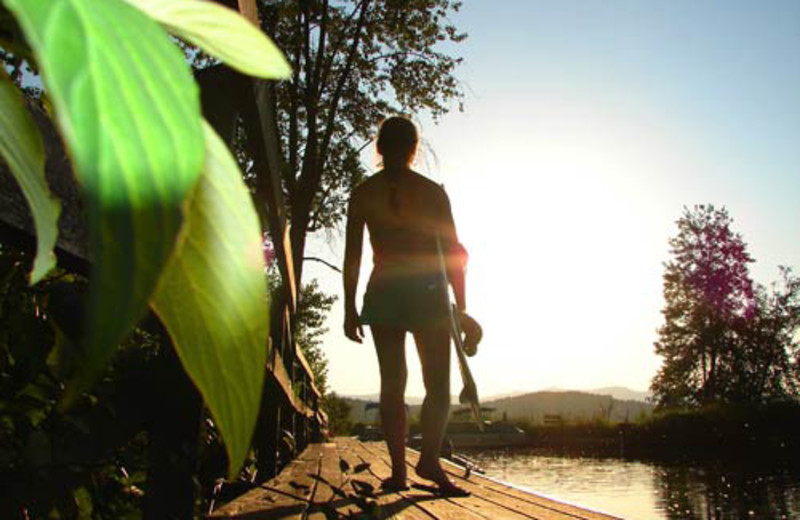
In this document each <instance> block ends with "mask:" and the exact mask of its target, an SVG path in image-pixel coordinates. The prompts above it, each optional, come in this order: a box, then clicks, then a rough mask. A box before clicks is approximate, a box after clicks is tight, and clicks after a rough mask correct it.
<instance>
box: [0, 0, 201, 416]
mask: <svg viewBox="0 0 800 520" xmlns="http://www.w3.org/2000/svg"><path fill="white" fill-rule="evenodd" d="M2 2H3V3H4V4H5V5H6V7H7V8H8V9H9V10H10V11H11V12H12V13H13V14H14V15H15V16H16V18H17V20H18V21H19V23H20V26H21V27H22V29H23V31H24V32H25V35H26V38H27V40H28V42H29V44H30V45H31V47H32V48H33V51H34V54H35V56H36V59H37V61H38V64H39V68H40V70H41V71H42V76H43V79H44V83H45V87H46V89H47V91H48V94H49V96H50V99H51V100H52V102H53V105H54V108H55V114H56V121H57V123H58V127H59V130H60V131H61V135H62V137H63V138H64V140H65V142H66V145H67V149H68V151H69V153H70V155H71V157H72V161H73V165H74V167H75V169H76V174H77V177H78V179H79V181H80V183H81V185H82V187H83V192H84V196H85V202H86V205H87V214H88V217H89V227H90V239H91V241H92V244H93V254H94V272H93V276H92V285H91V288H90V294H89V313H88V320H89V323H88V324H87V327H86V331H87V332H86V339H85V347H84V355H85V358H84V359H83V360H82V362H81V363H80V364H79V371H78V373H77V374H76V376H75V377H74V379H73V381H72V383H71V384H70V385H69V386H68V388H67V394H66V396H65V402H66V403H69V402H70V401H71V400H72V399H74V398H75V397H76V396H77V395H78V394H79V392H80V391H82V390H83V389H85V388H86V387H87V386H88V385H89V384H90V383H91V381H92V380H93V379H94V378H95V377H96V376H97V374H98V373H99V371H100V370H101V369H102V368H103V366H105V364H106V362H107V361H108V359H109V358H110V357H111V355H112V354H113V351H114V348H115V346H116V345H117V343H118V342H119V341H120V340H121V339H122V338H123V337H124V336H125V334H126V333H127V331H128V330H129V329H130V328H131V326H132V325H133V323H135V322H136V320H138V319H139V318H140V317H141V315H142V314H143V313H144V311H145V310H146V305H147V300H148V298H149V297H150V295H151V294H152V292H153V290H154V288H155V285H156V283H157V281H158V278H159V275H160V274H161V271H162V269H163V267H164V265H165V264H166V262H167V260H168V259H169V256H170V254H171V253H172V251H173V249H174V245H175V242H176V237H177V235H178V232H179V230H180V228H181V222H182V212H181V203H182V201H183V199H184V197H185V195H186V194H187V193H188V192H189V191H190V190H191V188H192V186H193V185H194V184H195V181H196V179H197V177H198V176H199V174H200V170H201V168H202V164H203V153H204V147H203V135H202V128H201V117H200V103H199V96H198V92H197V87H196V85H195V84H194V81H193V79H192V76H191V74H190V72H189V69H188V66H187V65H186V63H185V61H184V59H183V55H182V53H181V52H180V50H179V49H178V48H177V47H176V46H175V45H174V44H173V43H172V42H171V41H170V40H169V36H168V35H167V34H166V33H165V32H164V31H163V30H162V29H161V28H160V27H159V26H158V24H156V23H155V22H154V21H153V20H150V19H149V18H147V17H146V16H145V15H143V14H142V13H141V12H140V11H139V10H137V9H135V8H133V7H131V6H130V5H128V4H127V3H125V2H123V1H122V0H102V1H98V0H2Z"/></svg>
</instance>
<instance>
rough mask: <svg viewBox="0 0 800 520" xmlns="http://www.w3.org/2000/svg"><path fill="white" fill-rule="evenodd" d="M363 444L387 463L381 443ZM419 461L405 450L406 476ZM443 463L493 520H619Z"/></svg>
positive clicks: (414, 453) (478, 508) (474, 504)
mask: <svg viewBox="0 0 800 520" xmlns="http://www.w3.org/2000/svg"><path fill="white" fill-rule="evenodd" d="M363 446H364V448H365V449H368V450H372V451H374V452H375V453H376V454H377V455H378V456H380V457H382V458H383V459H384V460H385V461H386V462H387V463H388V462H389V458H388V453H387V452H386V450H385V448H384V447H382V446H381V443H364V444H363ZM418 460H419V452H417V451H415V450H407V452H406V463H407V464H408V467H409V468H408V470H409V475H412V476H413V472H414V466H416V463H417V461H418ZM442 466H443V467H444V469H445V471H446V472H447V473H448V475H449V476H450V478H451V479H452V480H453V481H455V482H456V484H458V485H459V486H461V487H463V488H464V489H467V490H468V491H470V492H471V493H472V496H471V497H469V498H470V500H469V502H468V505H469V507H472V508H473V511H488V512H489V514H490V516H491V517H492V518H495V519H497V518H535V519H537V520H539V519H541V520H551V519H552V520H560V519H567V518H569V519H577V520H619V519H617V518H616V517H613V516H610V515H607V514H604V513H600V512H596V511H591V510H588V509H585V508H582V507H579V506H576V505H573V504H569V503H566V502H559V501H557V500H553V499H550V498H545V497H542V496H540V495H536V494H534V493H530V492H528V491H524V490H521V489H519V488H516V487H514V486H511V485H509V484H506V483H503V482H500V481H497V480H494V479H490V478H487V477H484V476H482V475H478V474H475V473H472V474H471V475H470V476H469V478H468V479H465V478H464V477H465V469H464V468H463V467H461V466H458V465H456V464H453V463H451V462H449V461H447V460H442ZM412 479H413V477H412ZM417 479H418V478H417ZM422 482H425V481H422ZM458 500H462V499H458ZM489 504H492V505H493V506H490V505H489ZM513 515H522V516H513Z"/></svg>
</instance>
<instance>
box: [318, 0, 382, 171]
mask: <svg viewBox="0 0 800 520" xmlns="http://www.w3.org/2000/svg"><path fill="white" fill-rule="evenodd" d="M369 2H370V0H364V3H362V4H361V13H360V14H359V16H358V23H357V24H356V30H355V34H354V35H353V42H352V44H351V45H350V52H349V53H348V55H347V61H346V62H345V66H344V70H343V71H342V74H341V76H339V81H338V82H337V83H336V90H335V91H334V93H333V97H332V98H331V103H330V109H329V111H328V118H327V121H326V123H325V133H324V134H323V137H322V141H321V143H320V148H319V158H320V164H319V168H320V169H322V168H323V167H324V166H325V158H326V155H327V153H328V147H329V146H330V142H331V137H332V136H333V128H334V125H333V122H334V120H335V119H336V113H337V112H338V108H339V100H340V99H341V97H342V91H343V90H344V86H345V84H346V83H347V79H348V77H349V76H350V73H351V72H352V70H353V63H354V62H355V59H356V54H357V53H358V45H359V43H361V32H362V30H363V28H364V24H365V22H366V18H367V8H368V7H369Z"/></svg>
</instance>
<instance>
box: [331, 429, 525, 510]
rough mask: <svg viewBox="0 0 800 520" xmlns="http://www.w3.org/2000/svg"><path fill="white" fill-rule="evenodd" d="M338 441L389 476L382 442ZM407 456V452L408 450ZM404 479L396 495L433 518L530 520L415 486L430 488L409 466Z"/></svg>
mask: <svg viewBox="0 0 800 520" xmlns="http://www.w3.org/2000/svg"><path fill="white" fill-rule="evenodd" d="M341 442H343V443H346V445H348V446H352V447H353V448H354V449H355V450H356V451H358V452H360V453H362V454H363V455H362V456H363V457H364V458H365V460H370V461H372V465H373V467H374V469H375V471H376V472H377V474H378V475H379V477H380V478H387V477H388V476H390V475H391V465H390V460H389V454H388V453H387V451H386V449H385V448H384V447H383V446H382V444H383V443H369V447H367V445H366V444H364V443H360V442H358V441H355V440H342V441H341ZM409 453H411V451H410V450H409ZM408 480H409V484H411V486H412V487H411V489H410V490H409V491H403V492H400V495H402V496H404V497H405V498H407V499H410V500H412V501H414V502H416V504H417V505H418V507H419V508H420V509H422V510H423V511H425V512H426V513H427V514H428V515H430V516H431V517H433V518H439V519H448V520H449V519H453V520H461V519H470V520H472V519H478V518H491V519H497V518H504V519H506V518H507V519H509V520H519V519H526V518H530V517H527V516H524V515H519V514H516V513H514V512H511V511H503V512H502V516H497V513H498V511H497V510H494V511H493V510H492V509H494V508H491V507H485V506H484V505H483V504H479V503H477V502H475V500H474V498H473V497H458V498H449V497H448V498H445V497H441V496H438V495H436V494H434V493H432V492H430V491H428V490H424V489H420V488H418V487H415V486H420V485H422V486H430V485H431V483H430V482H428V481H425V480H422V479H420V478H419V477H417V476H416V475H414V470H413V467H409V472H408ZM476 506H477V507H476Z"/></svg>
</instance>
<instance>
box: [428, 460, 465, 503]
mask: <svg viewBox="0 0 800 520" xmlns="http://www.w3.org/2000/svg"><path fill="white" fill-rule="evenodd" d="M416 473H417V475H419V476H420V477H422V478H424V479H426V480H431V481H433V482H434V483H435V484H436V485H437V486H438V487H439V492H440V493H441V494H442V495H444V496H448V497H468V496H469V495H470V492H469V491H467V490H466V489H464V488H462V487H459V486H457V485H455V484H454V483H453V482H452V481H451V480H450V479H449V478H447V474H446V473H445V472H444V470H443V469H442V466H441V465H439V464H438V463H436V464H423V463H422V462H421V461H420V463H419V464H417V467H416Z"/></svg>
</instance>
